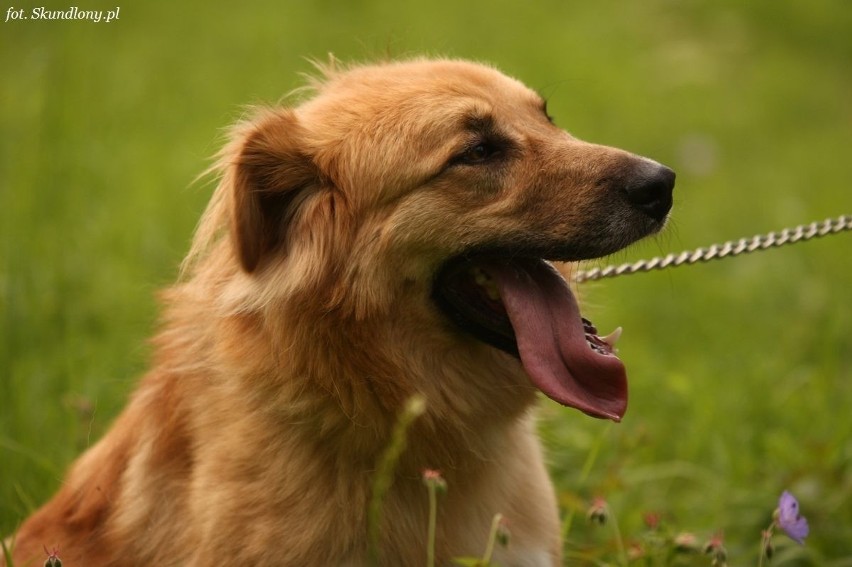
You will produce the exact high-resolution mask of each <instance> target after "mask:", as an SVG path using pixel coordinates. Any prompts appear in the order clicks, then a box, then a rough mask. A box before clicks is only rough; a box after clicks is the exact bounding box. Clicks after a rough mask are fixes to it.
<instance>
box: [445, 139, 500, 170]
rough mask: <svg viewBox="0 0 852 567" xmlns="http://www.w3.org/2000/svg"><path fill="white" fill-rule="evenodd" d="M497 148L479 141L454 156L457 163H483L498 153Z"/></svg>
mask: <svg viewBox="0 0 852 567" xmlns="http://www.w3.org/2000/svg"><path fill="white" fill-rule="evenodd" d="M499 151H500V150H499V148H498V147H497V146H495V145H494V144H490V143H488V142H480V143H478V144H475V145H473V146H470V147H469V148H467V149H466V150H465V151H464V152H462V153H461V154H459V156H458V157H457V158H456V160H455V161H456V162H457V163H463V164H467V165H476V164H480V163H484V162H486V161H488V160H489V159H491V158H492V157H494V156H495V155H497V154H498V153H499Z"/></svg>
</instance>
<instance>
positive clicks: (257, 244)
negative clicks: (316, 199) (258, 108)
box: [231, 110, 319, 272]
mask: <svg viewBox="0 0 852 567" xmlns="http://www.w3.org/2000/svg"><path fill="white" fill-rule="evenodd" d="M243 139H244V141H243V142H242V147H241V148H240V149H239V150H238V152H239V153H238V156H237V159H236V161H235V162H234V163H233V167H234V170H233V176H234V177H233V191H232V195H233V196H232V202H231V203H232V209H231V215H232V217H231V237H232V239H233V241H234V246H235V250H236V253H237V256H238V257H239V260H240V263H241V264H242V266H243V269H245V270H246V271H247V272H253V271H254V270H256V269H257V267H258V266H259V265H260V264H261V263H262V262H263V261H264V260H265V259H266V258H267V257H268V255H269V254H270V252H272V251H273V250H275V249H276V248H279V247H280V246H281V245H282V243H283V241H284V239H285V237H286V233H287V224H288V223H289V221H290V219H291V218H292V216H293V214H294V209H295V208H296V204H297V203H298V201H299V198H298V197H299V195H301V194H302V193H303V192H304V189H305V188H307V187H309V186H311V185H314V184H316V183H317V181H318V177H319V176H318V172H317V169H316V167H315V166H314V164H313V162H312V160H311V158H310V157H309V156H308V155H306V153H305V151H304V132H303V129H302V127H301V126H300V124H299V122H298V119H297V118H296V116H295V114H294V113H293V112H292V111H290V110H277V111H274V112H268V113H266V114H264V115H263V116H261V117H260V118H259V119H257V120H256V121H255V122H254V123H253V124H252V125H250V126H249V127H248V132H247V134H246V135H245V137H244V138H243Z"/></svg>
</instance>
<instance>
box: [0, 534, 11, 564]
mask: <svg viewBox="0 0 852 567" xmlns="http://www.w3.org/2000/svg"><path fill="white" fill-rule="evenodd" d="M0 547H2V548H3V559H4V560H5V561H6V567H14V563H13V562H12V552H11V551H10V550H9V548H8V547H6V540H5V539H0Z"/></svg>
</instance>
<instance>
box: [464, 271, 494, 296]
mask: <svg viewBox="0 0 852 567" xmlns="http://www.w3.org/2000/svg"><path fill="white" fill-rule="evenodd" d="M470 275H471V276H473V281H474V282H475V283H476V285H478V286H479V287H481V288H482V291H484V292H485V295H486V296H488V299H490V300H491V301H497V300H498V299H500V290H499V289H497V284H496V283H494V280H492V279H491V276H489V275H488V274H487V273H486V272H484V271H482V269H481V268H479V267H473V268H471V269H470Z"/></svg>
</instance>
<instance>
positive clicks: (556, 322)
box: [434, 258, 627, 421]
mask: <svg viewBox="0 0 852 567" xmlns="http://www.w3.org/2000/svg"><path fill="white" fill-rule="evenodd" d="M434 297H435V300H436V301H437V303H438V305H439V306H440V307H441V308H442V310H443V311H444V313H446V314H447V315H448V316H450V317H451V318H452V319H453V320H454V321H455V322H456V323H457V324H458V325H459V326H460V327H461V328H462V329H464V330H466V331H468V332H470V333H471V334H473V335H474V336H475V337H477V338H479V339H480V340H482V341H483V342H485V343H488V344H490V345H492V346H494V347H496V348H498V349H500V350H503V351H505V352H508V353H509V354H512V355H514V356H516V357H518V358H519V359H520V360H521V362H522V364H523V367H524V370H525V371H526V374H527V376H528V378H529V380H530V382H531V383H532V384H533V385H534V386H535V387H536V388H538V389H539V390H541V391H542V392H543V393H544V394H545V395H547V396H548V397H550V398H551V399H553V400H555V401H557V402H559V403H561V404H563V405H566V406H570V407H573V408H576V409H578V410H580V411H582V412H584V413H586V414H588V415H591V416H593V417H599V418H607V419H612V420H614V421H620V420H621V418H622V417H623V416H624V412H625V411H626V409H627V377H626V371H625V368H624V365H623V364H622V362H621V361H620V360H619V359H618V357H617V356H615V352H614V349H613V346H614V341H615V339H616V338H617V335H615V334H613V335H610V337H606V338H601V337H598V336H597V330H596V329H594V327H592V326H591V325H590V324H589V323H588V322H586V321H584V320H583V319H582V318H581V316H580V310H579V307H578V305H577V301H576V299H575V298H574V295H573V294H572V293H571V290H570V288H569V286H568V284H567V283H566V282H565V280H564V279H563V278H562V276H561V275H560V274H559V273H558V272H557V271H556V270H555V268H553V266H552V265H551V264H550V263H548V262H545V261H543V260H540V259H527V258H525V259H520V260H519V259H512V260H506V259H502V260H501V259H492V258H480V259H479V260H477V261H469V262H464V263H462V264H461V267H455V269H452V268H450V269H448V270H445V271H444V272H442V274H441V275H440V276H439V278H438V281H437V282H436V285H435V288H434Z"/></svg>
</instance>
